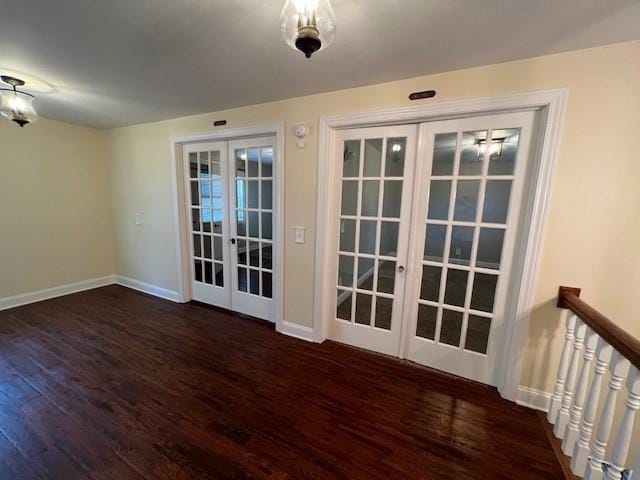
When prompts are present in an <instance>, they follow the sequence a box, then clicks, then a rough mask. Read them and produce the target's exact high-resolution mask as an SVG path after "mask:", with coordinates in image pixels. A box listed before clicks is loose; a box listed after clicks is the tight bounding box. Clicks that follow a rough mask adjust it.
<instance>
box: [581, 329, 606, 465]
mask: <svg viewBox="0 0 640 480" xmlns="http://www.w3.org/2000/svg"><path fill="white" fill-rule="evenodd" d="M612 352H613V348H612V347H611V345H609V344H608V343H607V342H605V341H604V339H602V338H599V339H598V348H597V350H596V366H595V368H594V371H595V374H594V377H593V381H592V382H591V388H590V389H589V395H588V396H587V403H586V404H585V406H584V413H583V415H582V423H581V425H580V436H579V437H578V441H577V443H576V446H575V448H574V449H573V455H571V471H572V472H573V473H575V474H576V475H577V476H579V477H582V476H583V475H584V471H585V468H586V467H587V460H588V458H589V443H590V442H591V434H592V432H593V423H594V422H595V418H596V412H597V410H598V403H599V401H600V390H602V379H603V375H604V374H605V373H606V371H607V366H609V360H611V353H612Z"/></svg>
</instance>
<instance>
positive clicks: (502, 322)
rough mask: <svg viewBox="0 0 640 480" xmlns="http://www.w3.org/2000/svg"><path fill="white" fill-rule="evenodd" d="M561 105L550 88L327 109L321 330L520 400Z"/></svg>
mask: <svg viewBox="0 0 640 480" xmlns="http://www.w3.org/2000/svg"><path fill="white" fill-rule="evenodd" d="M563 109H564V91H548V92H537V93H532V94H519V95H512V96H507V97H500V98H488V99H477V100H467V101H458V102H450V103H448V104H440V105H433V106H429V107H410V108H406V109H397V110H387V111H380V112H371V113H368V114H367V113H361V114H345V115H338V116H334V117H327V118H324V119H322V120H321V128H320V130H321V145H320V155H321V156H320V158H321V164H320V173H319V178H318V189H319V191H318V198H334V199H336V200H335V201H334V202H329V204H328V205H326V206H325V205H323V204H321V203H320V202H319V204H318V205H319V215H318V219H317V221H318V224H317V225H318V227H317V231H318V235H319V238H324V240H325V241H324V242H323V244H322V245H319V246H318V248H317V251H316V253H317V257H316V259H317V261H316V282H317V285H318V288H317V290H316V293H317V296H316V308H315V313H316V316H315V318H314V327H315V332H314V333H315V335H316V340H317V341H322V340H323V339H325V338H331V339H334V340H337V341H340V342H344V343H348V344H352V345H356V346H359V347H363V348H367V349H370V350H374V351H378V352H382V353H386V354H390V355H395V356H399V357H401V358H408V359H411V360H413V361H416V362H418V363H421V364H425V365H428V366H431V367H434V368H438V369H440V370H444V371H447V372H450V373H454V374H456V375H459V376H463V377H466V378H470V379H474V380H477V381H480V382H483V383H486V384H489V385H494V386H497V387H498V389H499V390H500V392H501V394H502V395H503V396H505V397H507V398H510V399H513V400H515V398H516V395H517V388H518V383H519V373H520V372H519V366H520V363H519V362H520V359H519V354H518V352H519V350H520V348H521V345H522V343H523V340H524V338H526V322H527V320H528V316H529V311H530V302H531V294H532V293H531V291H532V286H533V284H534V279H535V273H536V269H537V258H538V256H537V253H538V251H539V245H540V239H541V232H542V226H543V224H544V217H545V212H546V205H547V203H548V195H549V190H550V188H549V186H550V180H551V177H552V171H553V163H554V159H555V152H556V149H557V143H558V136H559V125H560V120H561V118H562V112H563ZM323 160H324V165H323ZM323 184H324V186H323ZM319 243H320V242H319ZM321 255H322V256H324V258H325V259H324V260H323V259H321Z"/></svg>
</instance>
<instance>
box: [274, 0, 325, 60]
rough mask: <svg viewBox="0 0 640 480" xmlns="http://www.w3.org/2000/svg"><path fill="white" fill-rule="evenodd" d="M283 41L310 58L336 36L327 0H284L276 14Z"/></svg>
mask: <svg viewBox="0 0 640 480" xmlns="http://www.w3.org/2000/svg"><path fill="white" fill-rule="evenodd" d="M280 23H281V27H282V36H283V37H284V40H285V42H287V44H288V45H289V46H290V47H291V48H294V49H296V50H300V51H301V52H302V53H304V55H305V57H307V58H310V57H311V55H313V54H314V53H315V52H318V51H320V50H323V49H325V48H327V47H328V46H329V44H331V42H332V41H333V38H334V37H335V36H336V16H335V13H333V8H331V3H329V0H287V3H285V5H284V8H283V9H282V13H281V14H280Z"/></svg>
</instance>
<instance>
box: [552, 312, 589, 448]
mask: <svg viewBox="0 0 640 480" xmlns="http://www.w3.org/2000/svg"><path fill="white" fill-rule="evenodd" d="M586 332H587V326H586V325H585V324H584V322H583V321H582V320H580V319H578V323H577V326H576V338H575V340H574V341H573V353H572V354H571V362H569V371H568V372H567V380H566V382H565V384H564V395H562V403H561V404H560V410H559V411H558V420H556V424H555V426H554V428H553V434H554V435H555V436H556V437H558V438H560V439H562V438H564V432H565V430H566V428H567V424H568V423H569V411H570V408H571V403H572V401H573V391H574V388H575V386H576V377H577V376H578V366H579V363H580V355H581V353H582V349H583V348H584V335H585V333H586Z"/></svg>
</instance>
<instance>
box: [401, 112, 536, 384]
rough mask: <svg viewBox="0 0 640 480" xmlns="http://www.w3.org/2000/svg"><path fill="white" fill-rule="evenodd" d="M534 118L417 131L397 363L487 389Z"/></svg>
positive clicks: (480, 120) (496, 118) (492, 378)
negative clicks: (401, 351) (402, 356)
mask: <svg viewBox="0 0 640 480" xmlns="http://www.w3.org/2000/svg"><path fill="white" fill-rule="evenodd" d="M533 120H534V113H533V112H526V113H513V114H505V115H492V116H486V117H475V118H468V119H461V120H448V121H443V122H433V123H427V124H423V125H421V135H422V138H423V140H424V148H423V149H422V151H421V157H422V158H418V162H417V163H418V172H417V175H416V192H415V193H416V195H415V202H414V214H413V225H414V229H413V231H412V254H411V258H412V261H411V271H412V275H411V287H410V288H409V289H408V291H407V296H406V299H405V302H406V304H407V314H406V320H407V323H406V328H407V330H408V331H407V339H408V345H407V350H406V352H407V354H406V356H407V358H409V359H410V360H414V361H416V362H418V363H422V364H425V365H429V366H430V367H434V368H437V369H440V370H445V371H447V372H450V373H453V374H456V375H460V376H463V377H466V378H470V379H473V380H477V381H480V382H483V383H487V384H491V385H496V383H497V375H496V368H497V366H498V365H497V362H498V359H499V358H500V355H501V353H502V342H503V339H504V334H503V333H504V329H505V320H506V319H505V314H506V312H505V305H506V295H507V292H508V286H509V284H510V282H511V281H512V278H511V273H512V264H513V262H514V260H515V259H514V246H515V239H516V233H517V227H518V225H517V224H518V218H519V214H520V207H521V202H522V196H523V184H524V180H525V174H526V166H527V159H528V156H529V147H530V142H531V135H532V129H533Z"/></svg>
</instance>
